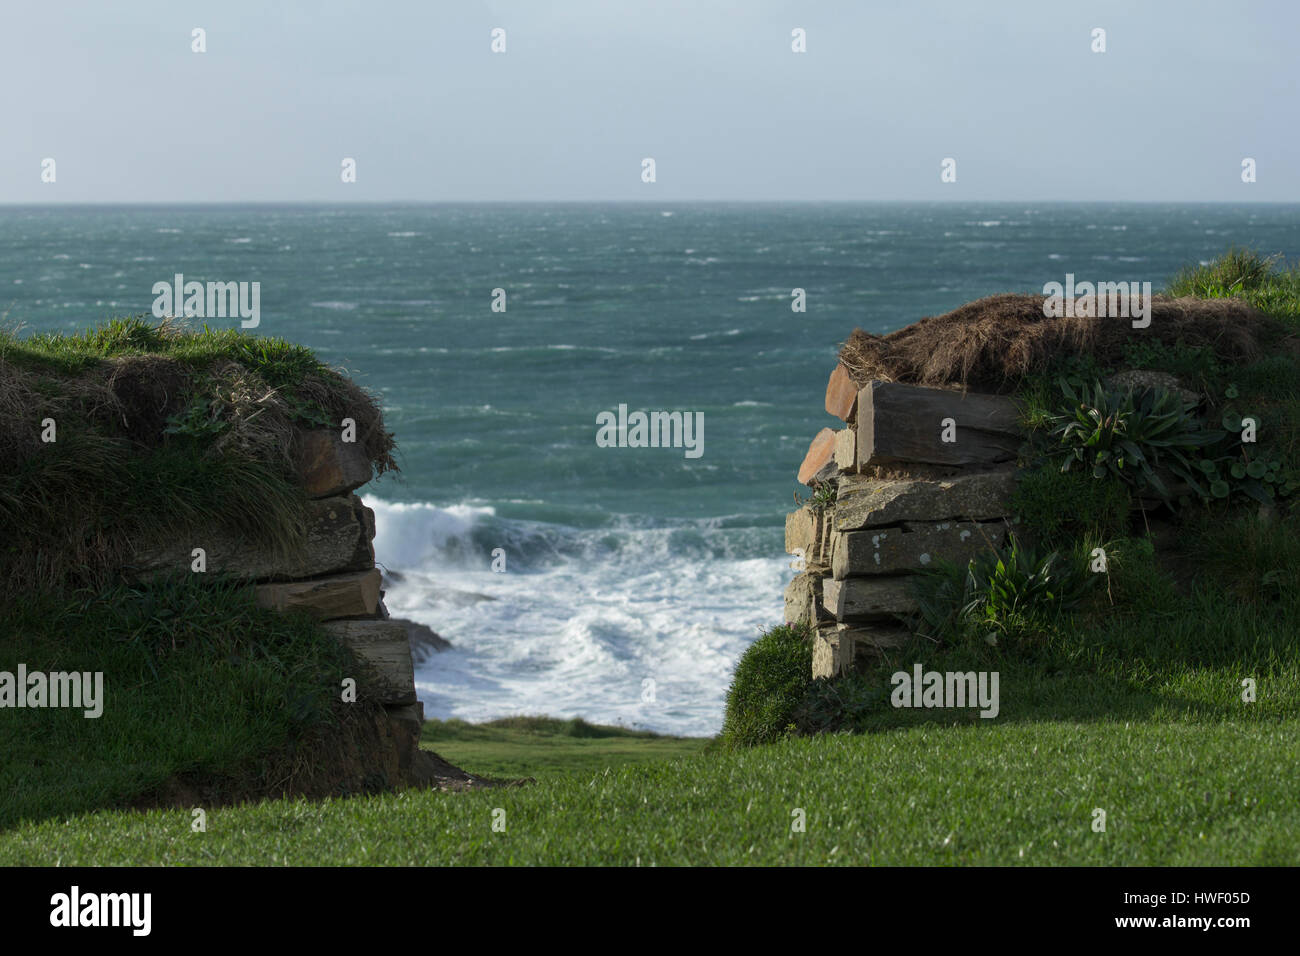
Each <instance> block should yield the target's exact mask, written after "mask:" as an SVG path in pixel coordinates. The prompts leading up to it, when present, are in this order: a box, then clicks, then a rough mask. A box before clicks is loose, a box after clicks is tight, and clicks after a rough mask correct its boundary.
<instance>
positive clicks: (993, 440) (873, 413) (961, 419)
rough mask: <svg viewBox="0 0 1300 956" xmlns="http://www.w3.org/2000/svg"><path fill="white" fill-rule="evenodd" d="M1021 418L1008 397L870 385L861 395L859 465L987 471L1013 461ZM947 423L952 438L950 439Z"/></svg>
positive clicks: (909, 386)
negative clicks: (902, 464)
mask: <svg viewBox="0 0 1300 956" xmlns="http://www.w3.org/2000/svg"><path fill="white" fill-rule="evenodd" d="M1018 418H1019V415H1018V413H1017V411H1016V407H1015V403H1014V402H1012V401H1011V399H1010V398H1007V397H1006V396H1004V395H983V394H979V393H976V392H966V393H962V392H957V391H951V390H948V389H941V388H922V387H920V386H917V385H903V384H901V383H899V382H870V383H868V385H867V387H866V388H864V389H862V391H861V392H859V393H858V419H857V425H858V465H859V467H864V466H867V465H880V464H889V463H893V462H918V463H921V464H929V465H950V466H951V465H959V466H981V467H988V466H990V465H993V464H996V463H998V462H1004V461H1011V460H1014V459H1015V457H1016V452H1017V450H1018V449H1019V447H1020V444H1021V442H1022V441H1023V438H1022V436H1021V434H1020V430H1019V426H1018ZM949 419H951V420H952V423H953V427H952V434H951V438H952V440H951V441H946V440H945V438H946V437H949V436H947V435H946V434H945V433H946V427H945V424H944V423H945V422H946V421H948V420H949Z"/></svg>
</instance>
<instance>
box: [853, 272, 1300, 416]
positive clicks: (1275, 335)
mask: <svg viewBox="0 0 1300 956" xmlns="http://www.w3.org/2000/svg"><path fill="white" fill-rule="evenodd" d="M1045 298H1046V297H1045V296H1041V295H1019V294H1006V295H994V296H989V297H988V298H984V299H980V300H978V301H976V302H969V303H967V304H966V305H963V306H961V307H959V308H956V309H954V310H953V311H951V312H948V313H946V314H944V315H939V316H927V317H926V318H923V319H921V320H920V321H919V322H916V323H914V324H912V325H909V326H907V327H906V328H903V329H899V330H898V331H896V332H891V333H889V334H888V335H883V336H882V335H872V334H871V333H869V332H864V331H862V330H861V329H855V330H854V331H853V334H852V335H851V336H850V337H849V340H848V341H847V342H846V343H845V344H844V346H843V348H842V349H841V351H840V361H842V362H843V363H844V365H845V366H846V367H847V368H848V370H849V373H850V375H851V376H852V377H853V379H854V381H855V382H857V384H858V385H860V386H861V385H865V384H866V383H867V382H868V381H871V380H873V379H875V380H879V381H886V382H907V383H911V384H914V385H929V386H936V387H962V388H965V387H971V388H976V389H979V390H981V391H992V392H1001V391H1009V390H1010V389H1012V388H1014V386H1015V384H1016V382H1017V381H1018V380H1019V379H1021V378H1022V377H1023V376H1025V375H1026V374H1029V373H1032V372H1035V371H1038V370H1041V369H1043V368H1046V367H1047V366H1048V365H1049V364H1050V362H1051V360H1052V359H1054V358H1057V357H1059V356H1061V355H1064V354H1075V355H1091V356H1093V357H1094V358H1096V359H1097V361H1098V362H1099V363H1100V364H1102V365H1114V364H1118V363H1119V362H1121V361H1122V359H1123V355H1124V348H1125V346H1127V345H1131V344H1133V343H1135V342H1139V341H1159V342H1163V343H1164V344H1166V345H1173V344H1175V343H1177V342H1183V343H1186V344H1187V345H1197V346H1207V347H1209V348H1212V349H1214V351H1215V353H1216V354H1217V355H1218V356H1219V357H1220V359H1222V360H1223V361H1226V362H1229V363H1234V364H1235V363H1244V362H1249V361H1252V360H1254V359H1256V358H1258V357H1260V356H1261V355H1262V354H1264V352H1265V350H1266V348H1267V347H1269V346H1271V345H1273V344H1275V343H1278V342H1281V341H1283V340H1285V341H1286V347H1287V348H1288V349H1290V348H1294V346H1295V344H1296V341H1295V337H1294V336H1289V335H1288V333H1287V330H1286V328H1285V327H1284V326H1283V325H1282V324H1281V323H1280V322H1278V321H1277V320H1276V319H1272V318H1270V317H1268V316H1266V315H1264V314H1263V313H1262V312H1259V311H1258V310H1256V309H1254V308H1252V307H1251V306H1249V305H1247V304H1246V303H1245V302H1242V301H1240V300H1238V299H1193V298H1182V299H1171V298H1167V297H1164V296H1156V297H1155V298H1154V299H1153V300H1152V304H1151V325H1150V327H1149V328H1146V329H1141V330H1135V329H1134V328H1133V326H1132V321H1133V320H1132V319H1130V318H1124V317H1117V318H1094V317H1085V316H1075V317H1065V318H1046V317H1044V315H1043V303H1044V300H1045ZM1139 335H1140V336H1142V338H1141V339H1139V338H1138V337H1137V336H1139Z"/></svg>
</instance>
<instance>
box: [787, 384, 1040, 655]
mask: <svg viewBox="0 0 1300 956" xmlns="http://www.w3.org/2000/svg"><path fill="white" fill-rule="evenodd" d="M826 411H827V412H828V413H830V414H832V415H834V416H836V417H837V418H839V419H840V420H841V421H842V422H843V424H844V427H842V428H839V429H836V430H832V429H823V430H822V431H821V433H820V434H818V436H817V438H815V439H814V440H813V443H812V445H811V446H810V448H809V450H808V454H807V455H806V456H805V458H804V461H803V463H802V465H801V466H800V468H799V479H800V481H801V482H802V483H804V484H807V485H809V486H810V487H811V488H813V489H814V490H815V492H816V494H814V496H813V498H812V500H810V501H809V502H807V503H806V504H804V505H803V506H802V507H801V508H799V509H798V510H797V511H794V512H792V513H791V514H789V515H787V516H786V522H785V546H786V550H787V551H788V552H790V553H792V554H796V555H798V556H800V557H801V558H802V559H803V569H802V573H800V574H798V575H796V577H795V578H794V579H793V580H792V581H791V582H790V584H789V586H788V587H787V588H786V592H785V619H786V621H787V622H791V623H794V622H801V623H805V624H807V625H809V626H810V627H812V628H813V629H814V634H815V637H814V646H813V665H812V670H813V677H833V676H836V675H839V674H843V673H845V672H847V671H848V670H850V669H852V668H853V667H855V666H856V665H857V664H858V663H860V662H861V661H863V660H864V659H865V658H866V657H867V656H869V655H880V654H888V653H889V652H890V651H891V650H893V649H895V648H898V647H900V646H902V644H903V643H904V642H905V641H906V640H907V638H908V636H909V632H908V629H907V626H906V622H907V619H908V617H909V616H910V615H911V614H912V613H913V612H914V611H915V608H916V603H915V599H914V597H913V589H912V582H911V580H910V577H911V576H913V575H915V574H916V573H917V572H918V571H921V570H924V569H925V568H928V567H931V566H933V565H934V564H935V563H936V562H937V561H939V560H946V561H953V562H958V563H965V562H966V561H968V560H970V558H972V557H974V556H975V555H977V554H978V553H980V552H981V551H983V550H987V549H990V548H998V547H1001V546H1002V544H1003V543H1004V542H1005V540H1006V536H1007V534H1008V529H1009V528H1010V527H1011V525H1012V524H1013V520H1012V518H1011V517H1010V510H1011V508H1010V501H1011V496H1012V494H1013V493H1014V491H1015V475H1014V472H1015V465H1014V459H1015V456H1016V451H1017V449H1018V447H1019V443H1020V440H1021V439H1020V435H1019V431H1018V427H1017V416H1016V410H1015V407H1014V406H1013V405H1012V403H1011V402H1010V400H1009V399H1007V398H1005V397H1004V396H1000V395H980V394H975V393H971V392H960V391H953V390H949V389H937V388H921V387H918V386H914V385H903V384H899V383H896V382H878V381H871V382H867V383H866V384H865V385H863V386H861V387H859V386H858V384H857V383H855V382H854V381H853V378H852V376H851V375H850V373H849V370H848V369H847V368H846V367H845V366H844V365H839V366H837V367H836V369H835V370H834V372H832V373H831V377H830V381H829V382H828V383H827V386H826ZM828 449H829V450H828Z"/></svg>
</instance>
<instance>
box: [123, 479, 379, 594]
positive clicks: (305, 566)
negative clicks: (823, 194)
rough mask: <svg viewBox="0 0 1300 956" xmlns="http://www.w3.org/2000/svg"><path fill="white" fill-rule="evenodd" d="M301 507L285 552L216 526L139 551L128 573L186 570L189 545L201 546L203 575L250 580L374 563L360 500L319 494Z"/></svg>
mask: <svg viewBox="0 0 1300 956" xmlns="http://www.w3.org/2000/svg"><path fill="white" fill-rule="evenodd" d="M306 511H307V520H306V536H305V538H304V539H303V543H302V545H301V547H299V548H296V549H294V550H293V551H291V552H289V553H285V554H281V553H277V552H276V551H274V550H272V549H270V548H266V547H264V546H261V545H258V544H255V543H253V542H250V541H249V540H248V539H246V538H241V537H240V536H238V535H235V534H232V533H230V532H228V531H224V530H220V529H217V530H213V531H210V532H202V533H199V534H196V535H194V536H193V537H188V538H185V539H180V538H177V539H175V540H173V541H170V542H167V543H166V544H164V545H161V546H159V547H151V548H144V549H141V550H140V551H139V552H137V553H136V554H135V555H134V556H133V558H132V565H131V566H132V571H133V573H134V574H135V575H136V576H138V577H153V576H156V575H159V574H166V573H171V572H176V571H191V570H192V565H193V561H194V557H193V549H194V548H202V549H203V550H204V553H205V560H206V564H207V573H209V574H227V575H230V576H232V577H236V578H242V579H244V580H250V581H267V580H274V579H286V578H311V577H317V576H319V575H322V574H334V573H337V572H340V571H362V570H366V569H367V568H371V567H374V564H375V554H374V550H373V548H372V546H371V543H370V539H371V538H372V537H373V536H374V513H373V512H371V511H370V509H369V508H366V507H365V506H364V505H362V504H361V499H360V498H357V497H356V496H355V495H349V496H346V497H334V498H322V499H319V500H316V501H310V502H308V503H307V508H306ZM367 513H368V516H367Z"/></svg>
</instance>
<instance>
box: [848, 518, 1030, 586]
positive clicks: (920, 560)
mask: <svg viewBox="0 0 1300 956" xmlns="http://www.w3.org/2000/svg"><path fill="white" fill-rule="evenodd" d="M1006 535H1007V529H1006V525H1005V524H1004V523H1003V522H1001V521H990V522H988V523H986V524H978V523H976V522H970V521H908V522H904V523H903V524H902V525H901V526H900V527H891V528H870V529H867V530H865V531H837V532H836V533H835V542H834V544H833V545H832V547H831V573H832V574H833V575H834V576H835V577H836V578H837V579H841V580H842V579H844V578H848V577H857V576H859V575H871V574H900V573H902V572H906V571H917V570H921V569H923V568H927V567H930V566H932V565H933V563H934V562H935V561H940V560H942V561H953V562H956V563H958V564H965V563H966V562H967V561H969V560H970V559H971V558H973V557H975V556H976V555H977V554H980V553H982V552H984V551H987V550H989V548H990V544H991V545H992V547H1001V546H1002V543H1003V541H1005V540H1006Z"/></svg>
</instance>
